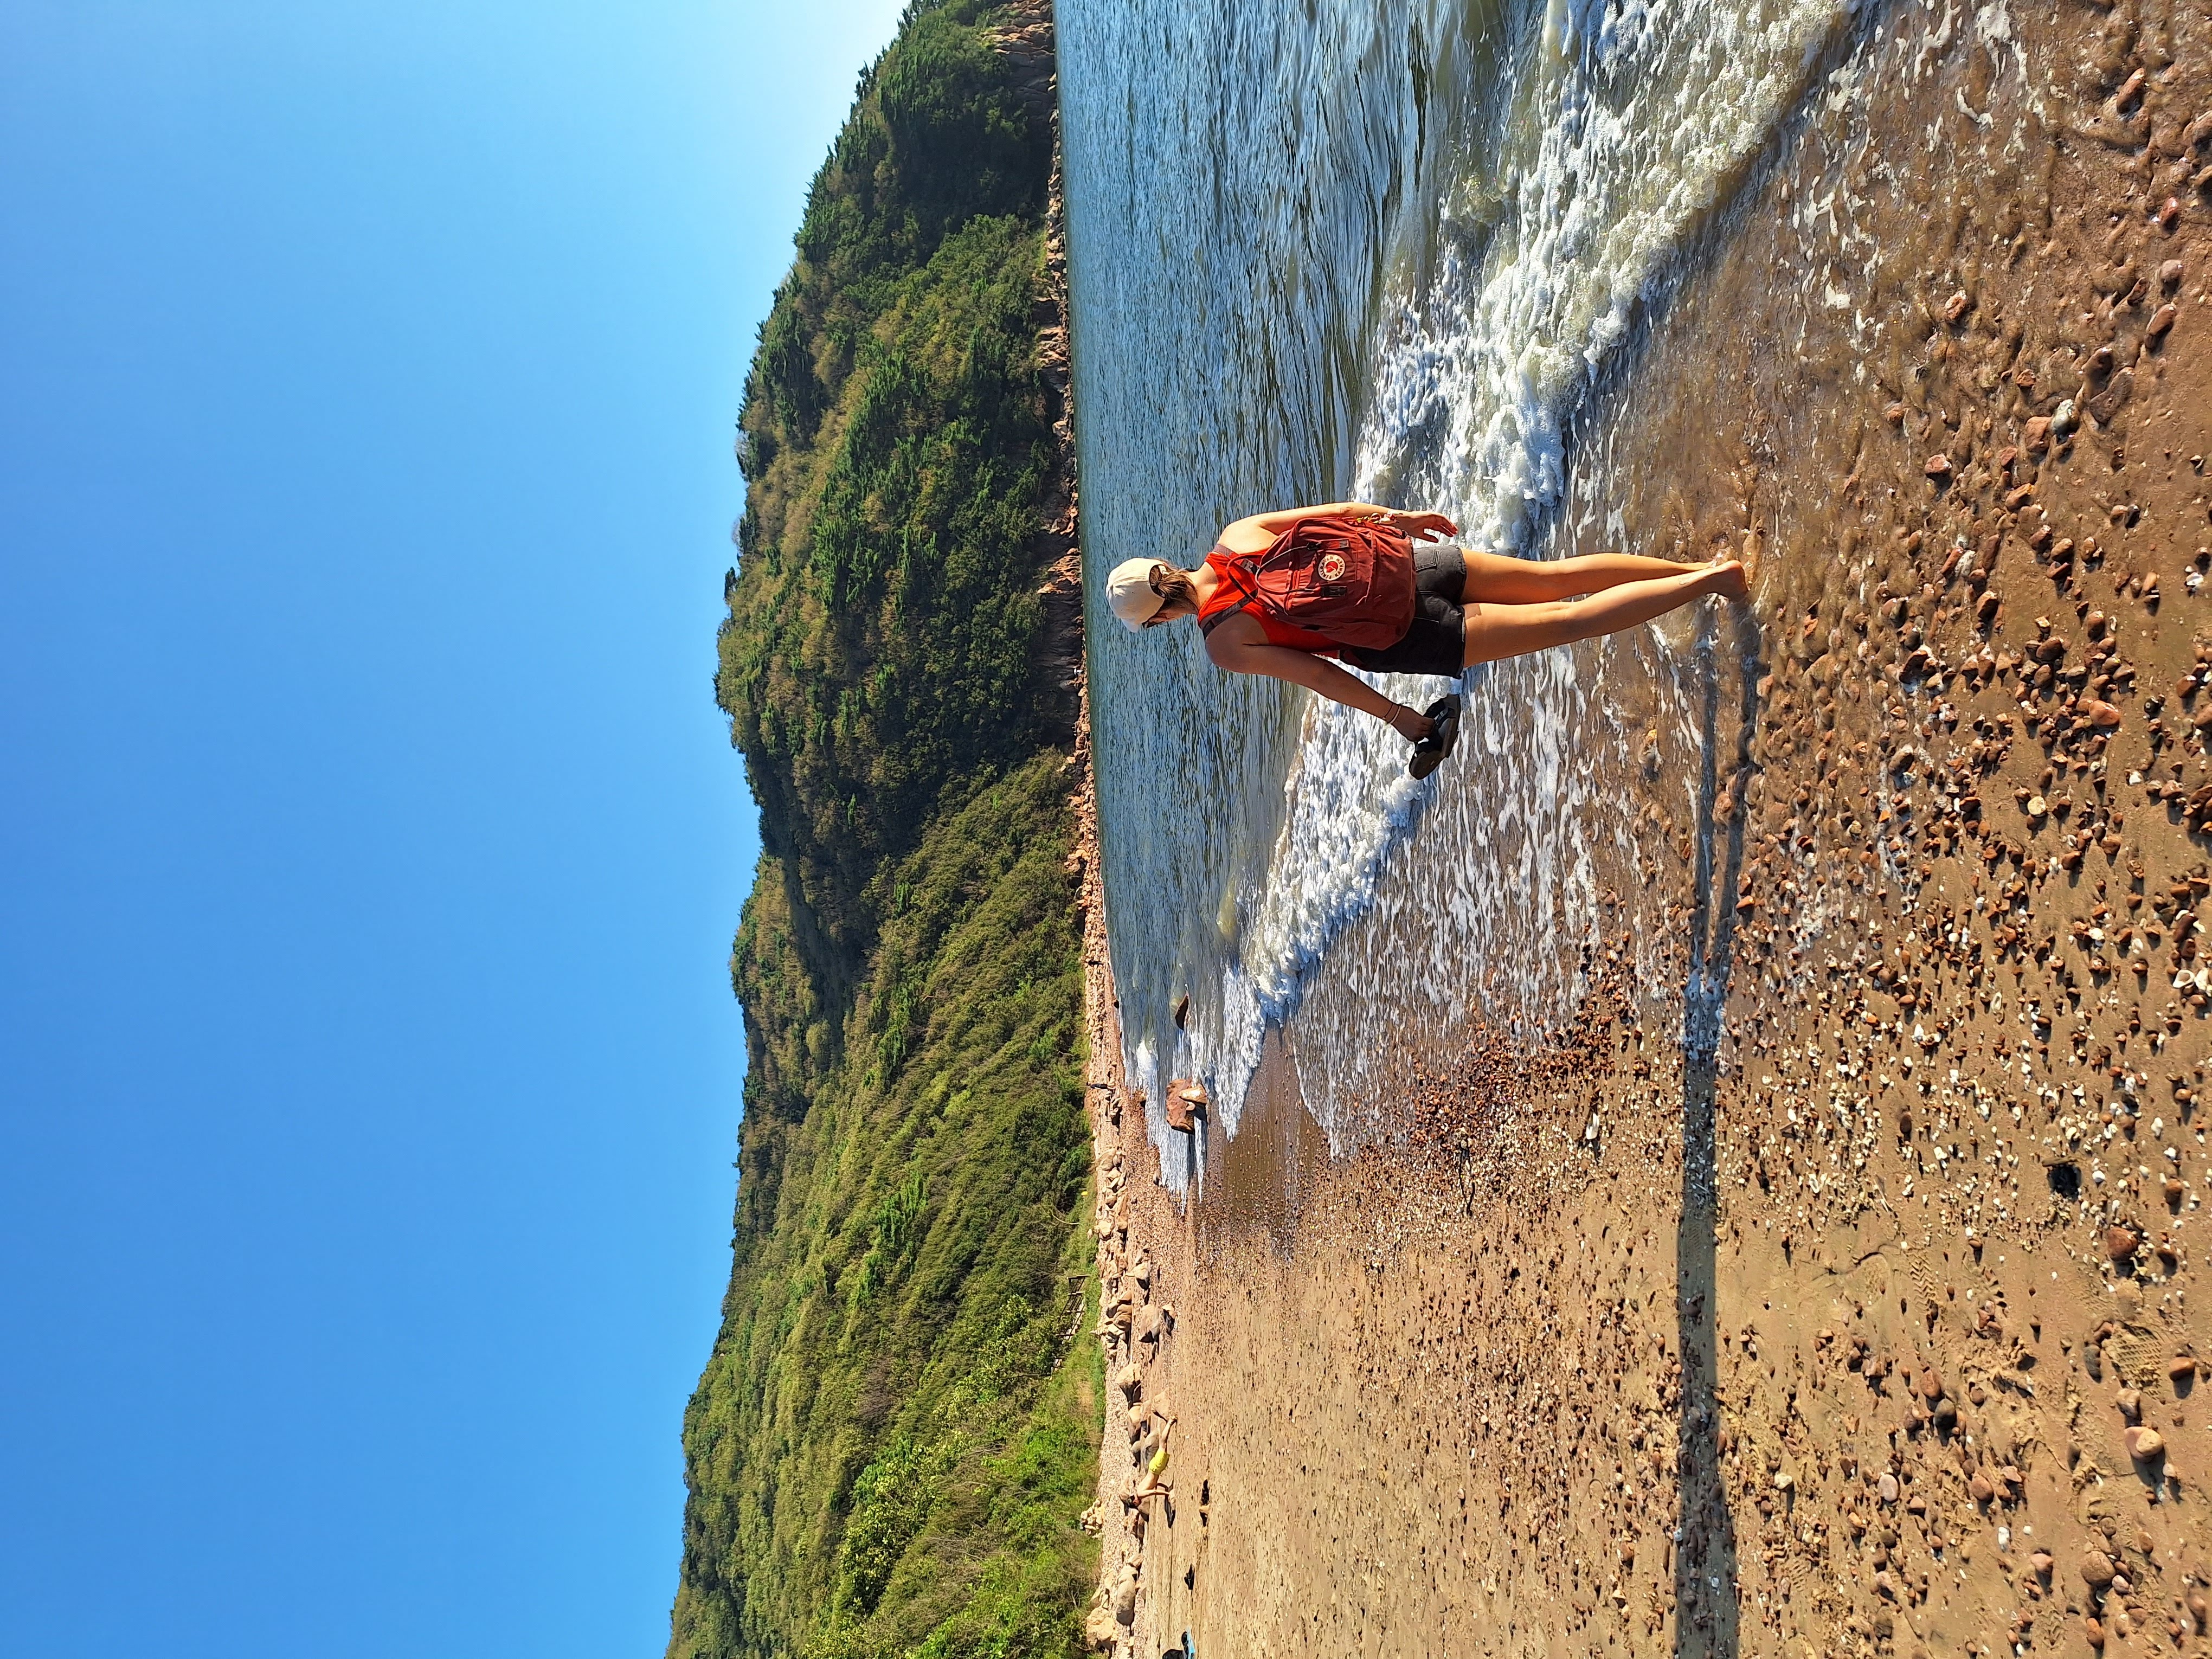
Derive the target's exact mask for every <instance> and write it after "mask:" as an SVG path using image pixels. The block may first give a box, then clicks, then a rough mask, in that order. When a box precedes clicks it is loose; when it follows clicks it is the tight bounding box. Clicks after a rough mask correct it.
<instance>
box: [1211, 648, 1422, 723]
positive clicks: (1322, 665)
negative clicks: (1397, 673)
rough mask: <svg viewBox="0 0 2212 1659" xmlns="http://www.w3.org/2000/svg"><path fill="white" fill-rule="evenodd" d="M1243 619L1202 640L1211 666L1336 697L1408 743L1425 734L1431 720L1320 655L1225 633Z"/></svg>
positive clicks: (1332, 698) (1334, 698) (1335, 700)
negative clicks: (1371, 717)
mask: <svg viewBox="0 0 2212 1659" xmlns="http://www.w3.org/2000/svg"><path fill="white" fill-rule="evenodd" d="M1245 620H1246V619H1245V618H1243V617H1232V618H1231V620H1230V621H1228V622H1226V623H1223V624H1222V625H1221V626H1220V627H1219V628H1217V629H1214V631H1213V634H1212V637H1211V638H1209V639H1208V640H1207V641H1206V655H1207V656H1209V657H1211V658H1212V659H1213V661H1214V663H1215V665H1217V666H1218V667H1222V668H1225V669H1227V670H1228V671H1230V672H1231V673H1232V674H1265V675H1266V676H1267V678H1270V679H1277V680H1288V681H1289V682H1290V683H1291V684H1292V685H1303V686H1304V687H1305V688H1306V690H1309V691H1318V692H1320V693H1321V695H1322V696H1324V697H1327V698H1328V700H1329V701H1330V702H1340V703H1342V704H1343V705H1344V706H1345V707H1346V708H1357V709H1358V710H1359V712H1360V713H1361V714H1372V715H1374V716H1375V718H1376V720H1381V721H1382V722H1383V724H1384V725H1386V726H1389V727H1390V729H1391V730H1392V731H1394V732H1396V733H1397V734H1398V735H1399V736H1400V737H1401V738H1405V739H1407V741H1408V742H1413V743H1418V742H1419V740H1420V739H1421V738H1425V737H1426V736H1428V735H1429V732H1430V730H1431V722H1430V720H1429V719H1428V717H1427V716H1426V715H1425V714H1421V713H1420V711H1419V710H1418V709H1413V708H1407V707H1406V705H1405V704H1404V703H1401V702H1391V701H1390V699H1389V698H1388V697H1386V696H1383V694H1382V693H1381V692H1380V691H1377V690H1376V689H1375V688H1374V687H1373V686H1371V685H1370V684H1367V682H1366V681H1364V680H1363V679H1359V678H1356V677H1355V676H1353V675H1351V674H1347V673H1346V672H1345V671H1344V670H1342V669H1341V668H1339V667H1338V666H1337V665H1335V664H1334V663H1333V662H1331V661H1329V660H1328V659H1327V658H1326V657H1316V656H1315V655H1314V654H1313V653H1310V652H1307V651H1292V650H1291V649H1290V648H1289V647H1285V646H1280V645H1265V644H1260V643H1256V642H1255V641H1249V640H1243V639H1237V638H1233V637H1227V636H1228V635H1230V633H1231V629H1234V628H1236V627H1237V623H1241V622H1243V621H1245ZM1255 631H1256V629H1255Z"/></svg>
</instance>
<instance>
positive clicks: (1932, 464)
mask: <svg viewBox="0 0 2212 1659" xmlns="http://www.w3.org/2000/svg"><path fill="white" fill-rule="evenodd" d="M1921 471H1923V472H1925V473H1926V474H1927V475H1928V476H1929V477H1931V478H1948V477H1950V476H1951V458H1950V457H1949V456H1948V455H1946V454H1944V453H1942V451H1941V450H1938V451H1937V452H1936V453H1935V454H1933V455H1930V456H1929V458H1928V465H1926V466H1924V467H1923V468H1921Z"/></svg>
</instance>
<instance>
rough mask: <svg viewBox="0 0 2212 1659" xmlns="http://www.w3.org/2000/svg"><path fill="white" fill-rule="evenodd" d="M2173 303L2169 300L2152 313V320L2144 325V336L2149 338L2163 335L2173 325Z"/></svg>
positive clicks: (2153, 338) (2152, 338)
mask: <svg viewBox="0 0 2212 1659" xmlns="http://www.w3.org/2000/svg"><path fill="white" fill-rule="evenodd" d="M2173 318H2174V310H2173V304H2172V301H2167V302H2166V304H2164V305H2162V306H2160V307H2159V308H2158V309H2157V310H2156V311H2154V312H2152V313H2151V314H2150V321H2149V322H2148V323H2146V324H2145V325H2143V337H2144V338H2145V339H2147V340H2155V339H2158V338H2160V337H2162V336H2163V335H2164V334H2165V333H2166V330H2168V329H2170V328H2172V326H2173Z"/></svg>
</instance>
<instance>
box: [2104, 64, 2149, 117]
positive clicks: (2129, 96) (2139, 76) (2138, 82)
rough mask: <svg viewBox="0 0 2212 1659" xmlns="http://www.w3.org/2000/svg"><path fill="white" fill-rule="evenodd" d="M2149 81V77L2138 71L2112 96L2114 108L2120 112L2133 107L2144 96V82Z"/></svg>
mask: <svg viewBox="0 0 2212 1659" xmlns="http://www.w3.org/2000/svg"><path fill="white" fill-rule="evenodd" d="M2148 79H2149V76H2147V75H2145V74H2144V73H2143V71H2142V70H2136V72H2135V73H2134V74H2133V75H2130V76H2128V78H2127V79H2126V80H2124V81H2123V82H2120V89H2119V90H2118V92H2116V93H2114V94H2112V107H2113V108H2114V109H2120V110H2124V109H2128V108H2130V107H2132V106H2133V105H2134V104H2135V101H2136V99H2138V98H2140V97H2142V89H2143V82H2145V81H2146V80H2148Z"/></svg>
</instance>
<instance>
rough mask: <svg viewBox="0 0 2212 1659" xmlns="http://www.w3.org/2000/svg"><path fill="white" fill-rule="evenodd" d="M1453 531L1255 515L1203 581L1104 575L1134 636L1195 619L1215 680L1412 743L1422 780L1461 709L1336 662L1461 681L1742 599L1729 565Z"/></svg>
mask: <svg viewBox="0 0 2212 1659" xmlns="http://www.w3.org/2000/svg"><path fill="white" fill-rule="evenodd" d="M1458 533H1459V526H1457V525H1455V524H1454V523H1453V522H1452V521H1451V520H1449V519H1448V518H1446V517H1444V515H1443V513H1400V512H1396V511H1394V510H1393V509H1391V508H1389V507H1375V506H1372V505H1370V504H1369V503H1368V502H1365V501H1332V502H1329V503H1328V505H1326V506H1322V507H1290V508H1286V509H1285V510H1284V511H1282V512H1279V513H1255V514H1254V515H1253V516H1252V517H1250V518H1249V519H1239V520H1237V521H1236V522H1235V523H1234V524H1231V525H1226V526H1223V528H1222V532H1221V537H1220V539H1219V540H1218V541H1217V542H1216V543H1215V544H1214V545H1213V549H1212V551H1211V552H1209V553H1208V554H1207V555H1206V558H1205V560H1204V561H1203V562H1201V563H1200V565H1199V566H1198V567H1197V568H1195V569H1193V570H1179V569H1177V568H1176V567H1175V566H1173V565H1171V564H1170V563H1168V562H1166V561H1165V560H1163V559H1156V558H1134V559H1124V560H1123V561H1122V562H1121V563H1120V564H1118V565H1116V566H1115V567H1114V570H1113V574H1111V575H1109V577H1108V578H1107V580H1106V602H1107V604H1108V605H1110V606H1112V608H1113V611H1114V614H1115V616H1117V617H1120V618H1121V620H1122V621H1123V622H1124V623H1127V625H1128V626H1129V627H1130V628H1132V629H1139V630H1141V629H1147V628H1152V627H1156V626H1158V624H1159V623H1164V622H1172V621H1173V620H1175V619H1176V617H1196V618H1197V619H1198V625H1199V627H1200V629H1201V630H1203V631H1204V633H1205V635H1206V655H1207V656H1209V657H1211V658H1212V659H1213V661H1214V662H1215V663H1216V664H1217V665H1219V666H1220V667H1223V668H1225V669H1228V670H1229V671H1231V672H1232V673H1237V674H1266V675H1268V676H1270V677H1272V678H1275V679H1279V680H1288V681H1290V682H1291V684H1294V685H1303V686H1304V687H1306V688H1307V689H1308V690H1312V691H1318V692H1320V693H1321V695H1322V696H1324V697H1328V698H1329V699H1331V700H1332V701H1334V702H1340V703H1342V704H1344V705H1345V706H1346V708H1357V709H1358V710H1360V711H1361V712H1362V713H1363V714H1372V715H1374V716H1375V718H1376V719H1377V720H1383V721H1386V722H1387V723H1388V724H1389V726H1390V727H1391V729H1392V730H1393V731H1395V732H1397V733H1398V735H1399V736H1400V737H1402V738H1406V739H1407V741H1408V742H1410V743H1412V744H1413V760H1412V762H1411V763H1410V766H1409V769H1410V770H1411V771H1412V773H1413V775H1414V776H1415V777H1417V778H1418V777H1425V776H1426V775H1428V774H1429V773H1430V772H1431V771H1434V770H1435V769H1436V767H1437V764H1438V763H1440V762H1441V761H1442V760H1443V757H1445V756H1446V755H1447V754H1449V753H1450V752H1451V749H1452V745H1453V744H1454V743H1455V742H1456V741H1457V738H1458V720H1459V703H1458V699H1457V698H1455V697H1446V698H1444V699H1443V700H1442V701H1440V702H1436V703H1434V704H1431V706H1430V708H1429V709H1428V710H1427V712H1426V713H1423V712H1421V711H1419V710H1417V709H1414V708H1408V707H1407V705H1406V704H1404V703H1401V702H1392V701H1391V700H1390V699H1389V698H1388V697H1386V696H1383V694H1382V693H1381V692H1380V691H1377V690H1376V689H1375V688H1374V687H1373V686H1371V685H1369V684H1367V683H1366V682H1365V681H1364V680H1361V679H1358V678H1355V677H1354V676H1352V675H1351V674H1347V673H1346V672H1345V671H1344V670H1343V669H1341V668H1340V667H1338V666H1337V665H1336V664H1335V663H1334V662H1330V661H1328V660H1327V659H1328V658H1329V657H1332V656H1333V657H1336V658H1338V659H1341V660H1342V661H1345V662H1347V663H1350V664H1352V665H1353V666H1355V667H1358V668H1364V669H1369V670H1370V671H1376V672H1389V673H1395V674H1433V675H1437V676H1438V677H1440V678H1458V676H1459V674H1460V672H1461V671H1462V669H1465V668H1468V667H1471V666H1473V665H1474V664H1476V663H1479V662H1495V661H1497V660H1498V659H1501V658H1504V657H1518V656H1522V655H1524V654H1526V653H1528V652H1532V651H1541V650H1544V649H1546V648H1547V647H1551V646H1554V645H1567V644H1570V643H1571V642H1572V641H1576V640H1587V639H1593V638H1595V637H1596V636H1597V635H1601V634H1617V633H1619V632H1620V631H1621V630H1622V629H1629V628H1634V627H1637V626H1638V625H1639V624H1640V623H1647V622H1650V620H1651V619H1652V618H1653V617H1659V616H1663V615H1665V614H1666V613H1667V612H1668V611H1672V610H1674V609H1675V608H1676V607H1677V606H1679V605H1687V604H1688V603H1689V602H1690V601H1691V600H1692V599H1699V598H1701V597H1703V596H1704V595H1705V594H1708V593H1717V594H1719V595H1720V596H1721V597H1723V598H1724V599H1741V598H1743V597H1744V595H1745V592H1746V591H1747V584H1746V578H1745V574H1744V568H1743V566H1742V564H1741V563H1740V562H1738V561H1736V560H1735V559H1717V560H1715V561H1713V562H1711V563H1709V564H1695V565H1686V564H1677V563H1675V562H1673V561H1671V560H1668V559H1647V558H1643V557H1639V556H1637V555H1635V554H1632V553H1594V554H1589V555H1587V556H1583V557H1582V558H1576V559H1560V560H1558V561H1555V562H1550V563H1538V562H1534V561H1531V560H1528V559H1516V558H1511V557H1509V556H1505V555H1503V554H1498V553H1476V552H1468V551H1463V550H1461V549H1460V548H1458V547H1455V546H1453V545H1451V544H1448V543H1443V542H1442V541H1441V540H1439V539H1431V538H1443V537H1446V536H1455V535H1457V534H1458ZM1417 539H1418V540H1419V543H1420V544H1419V545H1415V542H1416V540H1417Z"/></svg>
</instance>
